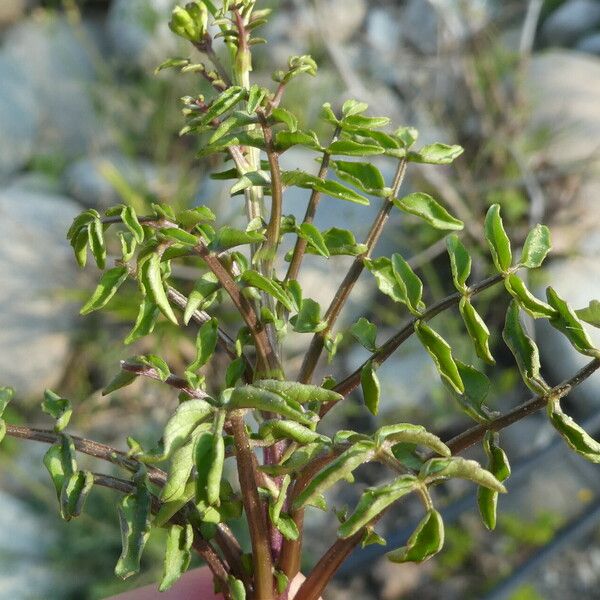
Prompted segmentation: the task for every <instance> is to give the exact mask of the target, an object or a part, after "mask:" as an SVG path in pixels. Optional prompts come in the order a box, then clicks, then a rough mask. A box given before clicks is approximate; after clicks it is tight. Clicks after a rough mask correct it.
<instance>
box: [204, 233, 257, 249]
mask: <svg viewBox="0 0 600 600" xmlns="http://www.w3.org/2000/svg"><path fill="white" fill-rule="evenodd" d="M264 239H265V236H264V234H263V233H261V232H260V231H241V230H239V229H234V228H233V227H221V229H219V230H218V231H217V234H216V236H215V239H214V240H213V241H212V242H211V243H210V245H209V249H210V250H211V251H213V252H220V251H221V250H228V249H229V248H235V247H236V246H242V245H244V244H256V243H257V242H262V241H264Z"/></svg>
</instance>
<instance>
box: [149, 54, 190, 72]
mask: <svg viewBox="0 0 600 600" xmlns="http://www.w3.org/2000/svg"><path fill="white" fill-rule="evenodd" d="M189 64H190V59H189V58H181V57H173V58H168V59H167V60H165V61H164V62H162V63H160V65H158V67H156V69H154V74H155V75H158V73H160V72H161V71H164V70H165V69H178V68H179V67H185V66H186V65H189Z"/></svg>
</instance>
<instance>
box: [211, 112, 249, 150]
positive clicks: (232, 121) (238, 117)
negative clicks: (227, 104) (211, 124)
mask: <svg viewBox="0 0 600 600" xmlns="http://www.w3.org/2000/svg"><path fill="white" fill-rule="evenodd" d="M257 120H258V119H257V117H256V115H250V114H248V113H247V112H242V111H235V112H234V113H233V114H232V115H231V116H230V117H228V118H227V119H225V120H224V121H223V122H222V123H221V124H220V125H219V126H218V127H217V129H216V131H215V132H214V133H213V134H212V136H211V138H210V139H209V140H208V143H209V144H214V143H215V142H217V141H218V140H220V139H221V138H222V137H223V136H224V135H226V134H228V133H229V132H230V131H231V130H233V129H239V128H240V127H246V126H247V125H252V124H253V123H256V122H257Z"/></svg>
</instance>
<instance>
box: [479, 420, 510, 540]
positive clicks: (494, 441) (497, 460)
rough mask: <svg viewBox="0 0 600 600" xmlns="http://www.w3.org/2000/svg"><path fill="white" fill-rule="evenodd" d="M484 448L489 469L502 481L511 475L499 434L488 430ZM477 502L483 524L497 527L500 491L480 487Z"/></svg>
mask: <svg viewBox="0 0 600 600" xmlns="http://www.w3.org/2000/svg"><path fill="white" fill-rule="evenodd" d="M483 449H484V450H485V453H486V455H487V457H488V470H489V471H490V472H491V473H492V475H494V477H496V479H497V480H498V481H500V482H503V481H505V480H506V479H508V477H510V465H509V463H508V458H507V457H506V454H505V453H504V450H502V448H500V446H498V434H497V433H495V432H493V431H488V432H487V433H486V434H485V437H484V438H483ZM477 504H478V506H479V512H480V514H481V518H482V520H483V524H484V525H485V526H486V527H487V528H488V529H490V530H493V529H495V528H496V507H497V504H498V492H496V491H495V490H491V489H490V488H486V487H480V488H479V489H478V490H477Z"/></svg>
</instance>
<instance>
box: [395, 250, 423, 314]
mask: <svg viewBox="0 0 600 600" xmlns="http://www.w3.org/2000/svg"><path fill="white" fill-rule="evenodd" d="M392 270H393V273H394V276H395V277H396V281H397V282H398V283H399V284H401V287H402V286H403V287H404V289H405V290H406V291H405V294H404V295H405V300H404V303H405V304H406V306H407V307H408V310H410V312H411V313H412V314H413V315H420V314H421V312H422V311H423V310H424V309H425V304H424V302H423V300H422V298H423V282H422V281H421V280H420V279H419V278H418V277H417V275H416V274H415V272H414V271H413V270H412V268H411V266H410V265H409V264H408V263H407V262H406V261H405V260H404V258H402V256H400V254H392Z"/></svg>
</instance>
